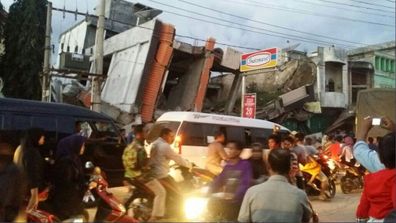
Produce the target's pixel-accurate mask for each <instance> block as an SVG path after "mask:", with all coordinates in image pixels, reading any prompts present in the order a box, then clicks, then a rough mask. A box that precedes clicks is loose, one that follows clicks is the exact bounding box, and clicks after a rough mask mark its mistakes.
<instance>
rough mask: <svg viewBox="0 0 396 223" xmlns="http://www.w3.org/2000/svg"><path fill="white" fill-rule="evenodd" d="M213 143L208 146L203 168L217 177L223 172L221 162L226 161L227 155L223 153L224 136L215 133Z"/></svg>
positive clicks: (220, 133)
mask: <svg viewBox="0 0 396 223" xmlns="http://www.w3.org/2000/svg"><path fill="white" fill-rule="evenodd" d="M214 137H215V141H214V142H212V143H210V144H209V146H208V156H207V158H206V165H205V168H206V169H207V170H209V171H210V172H211V173H213V174H214V175H216V176H217V175H219V174H220V173H221V171H222V170H223V167H222V166H221V162H222V161H226V160H227V154H226V153H225V151H224V143H225V135H224V133H222V132H220V131H219V132H216V133H215V135H214Z"/></svg>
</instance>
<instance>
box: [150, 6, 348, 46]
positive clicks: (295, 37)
mask: <svg viewBox="0 0 396 223" xmlns="http://www.w3.org/2000/svg"><path fill="white" fill-rule="evenodd" d="M149 1H151V2H155V3H157V4H160V5H164V6H167V7H170V8H174V9H178V10H181V11H184V12H189V13H191V14H195V15H199V16H204V17H207V18H212V19H215V20H217V21H223V22H227V23H231V24H235V25H240V26H242V27H248V28H251V29H258V30H263V31H267V32H271V33H269V34H268V33H266V34H268V35H273V34H274V33H276V34H279V35H282V36H279V35H277V37H282V38H286V39H295V40H299V41H301V40H308V41H311V42H316V43H321V44H326V45H333V44H334V42H328V41H324V40H317V39H310V38H306V37H301V36H296V35H291V34H285V33H281V32H276V31H273V30H268V29H263V28H259V27H254V26H249V25H245V24H242V23H236V22H234V21H229V20H226V19H221V18H218V17H214V16H210V15H206V14H202V13H198V12H195V11H191V10H187V9H184V8H180V7H176V6H172V5H168V4H165V3H160V2H157V1H155V0H149ZM168 13H169V11H168ZM170 13H173V12H170ZM210 23H213V22H212V21H210ZM233 27H234V28H237V29H240V27H235V26H233ZM251 29H247V30H245V31H250V32H255V31H253V30H251ZM273 36H275V35H273ZM292 37H293V38H292ZM339 45H343V46H346V47H351V45H346V44H339Z"/></svg>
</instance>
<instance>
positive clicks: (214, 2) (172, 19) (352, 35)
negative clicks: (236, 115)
mask: <svg viewBox="0 0 396 223" xmlns="http://www.w3.org/2000/svg"><path fill="white" fill-rule="evenodd" d="M0 1H1V3H2V4H3V5H4V7H5V8H6V10H8V7H9V6H10V5H11V4H12V2H13V0H0ZM128 1H130V2H139V3H141V4H144V5H147V6H150V7H153V8H157V9H160V10H163V13H162V14H161V15H160V16H159V17H158V18H159V19H160V20H161V21H163V22H165V23H170V24H173V25H174V26H175V28H176V34H177V35H181V36H189V37H192V38H196V39H198V40H196V41H194V40H192V39H191V38H184V37H180V36H177V37H176V38H177V39H180V40H182V41H185V42H189V43H198V44H199V45H203V44H204V43H203V42H202V40H205V39H207V38H208V37H213V38H215V39H216V42H217V43H218V45H216V46H217V47H222V48H224V47H226V46H227V45H232V46H234V48H237V49H238V50H240V51H242V52H251V51H255V50H258V49H265V48H272V47H279V48H285V47H289V46H293V45H295V44H299V46H298V48H297V49H298V50H302V51H307V52H312V51H315V50H316V49H317V47H318V46H331V45H335V46H337V47H343V48H347V49H353V48H356V47H362V46H366V45H369V44H377V43H382V42H387V41H394V40H395V0H376V1H371V0H140V1H131V0H128ZM52 2H53V7H57V8H66V9H69V10H76V9H77V10H78V11H80V12H84V13H85V12H87V11H89V13H94V8H95V6H96V5H97V4H98V3H99V0H53V1H52ZM191 17H193V18H195V19H192V18H191ZM82 19H84V17H82V16H78V18H77V21H76V20H75V16H74V15H71V14H66V15H65V18H64V17H63V14H62V13H61V12H58V11H53V14H52V31H53V32H52V40H51V41H52V44H54V45H55V49H57V48H58V46H57V45H58V39H59V34H60V33H62V32H63V31H64V30H66V29H67V28H69V27H70V26H72V25H73V24H75V23H76V22H78V21H80V20H82ZM197 19H198V20H197ZM220 44H222V45H220Z"/></svg>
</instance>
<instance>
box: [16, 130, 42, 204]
mask: <svg viewBox="0 0 396 223" xmlns="http://www.w3.org/2000/svg"><path fill="white" fill-rule="evenodd" d="M44 143H45V135H44V131H43V130H42V129H40V128H31V129H28V130H27V131H26V132H25V134H24V137H23V138H22V140H21V144H20V146H18V148H17V149H16V151H15V153H14V162H15V164H16V165H17V166H18V167H19V169H20V170H21V171H22V173H23V174H24V176H26V181H27V186H28V190H29V191H28V192H27V193H28V194H29V202H28V204H27V206H26V211H32V210H35V209H37V206H38V203H39V196H38V195H39V191H42V190H43V189H44V188H45V182H44V159H43V158H42V156H41V154H40V151H39V147H40V146H42V145H43V144H44Z"/></svg>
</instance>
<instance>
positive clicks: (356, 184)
mask: <svg viewBox="0 0 396 223" xmlns="http://www.w3.org/2000/svg"><path fill="white" fill-rule="evenodd" d="M338 171H339V172H343V176H342V177H341V180H340V182H341V183H340V185H341V191H342V192H343V193H344V194H349V193H351V192H352V191H353V190H358V189H363V176H364V171H363V170H362V169H361V168H360V167H357V166H355V165H354V166H349V165H346V164H341V168H340V169H339V170H338Z"/></svg>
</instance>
